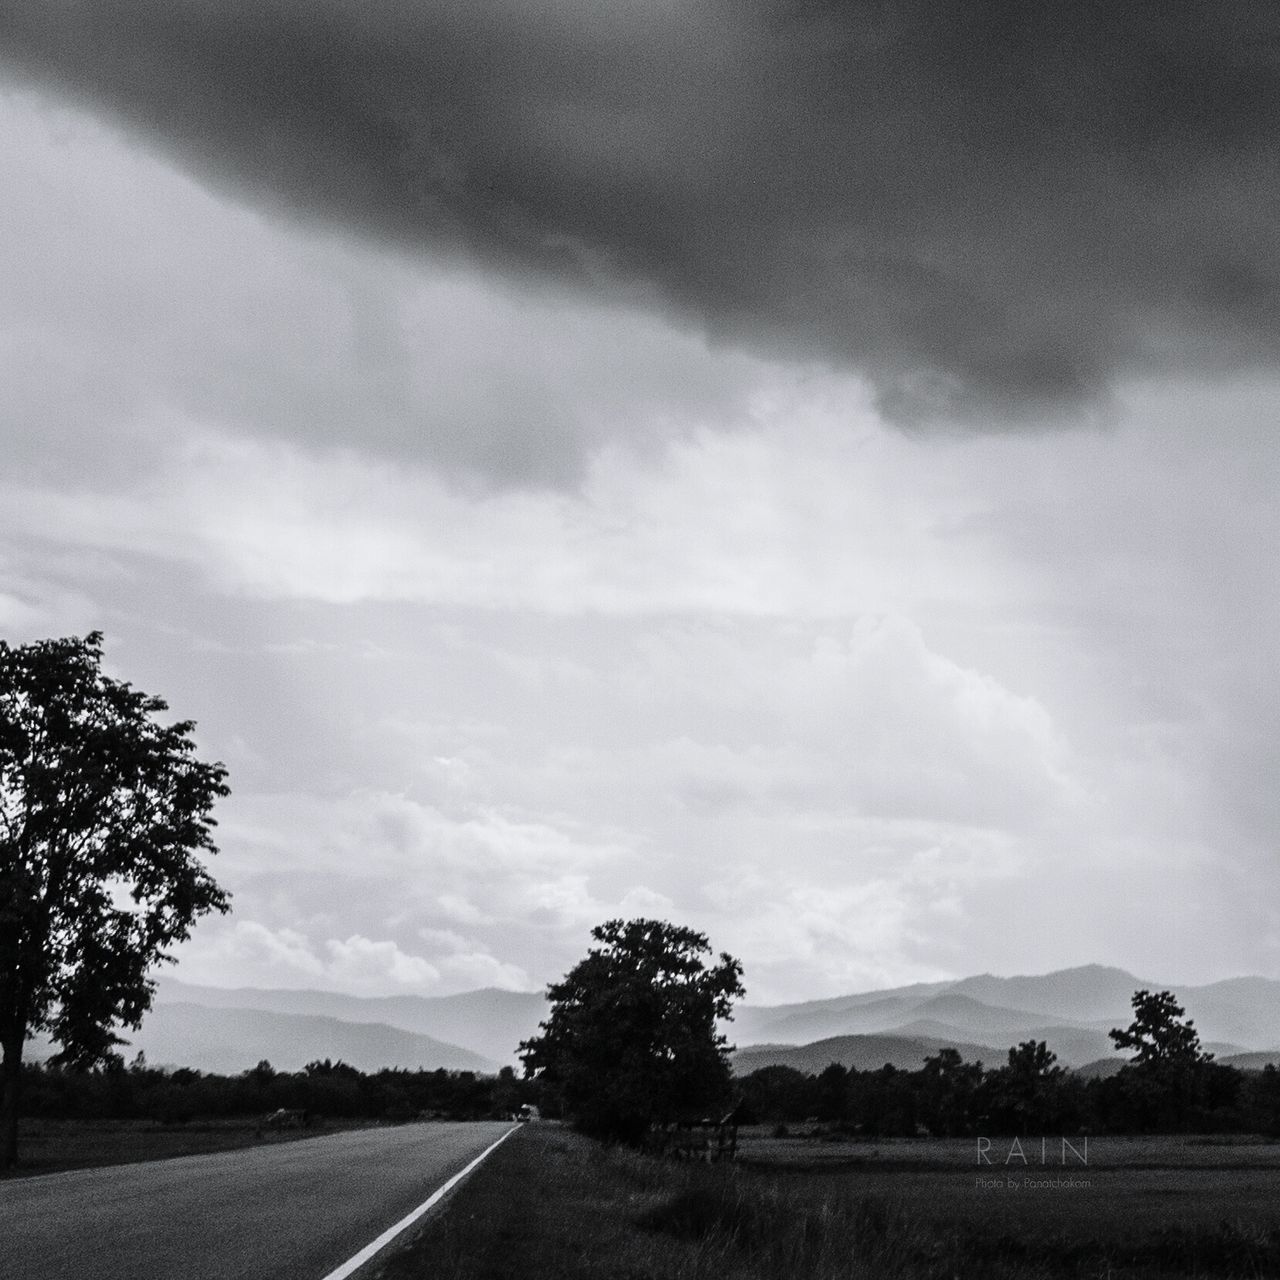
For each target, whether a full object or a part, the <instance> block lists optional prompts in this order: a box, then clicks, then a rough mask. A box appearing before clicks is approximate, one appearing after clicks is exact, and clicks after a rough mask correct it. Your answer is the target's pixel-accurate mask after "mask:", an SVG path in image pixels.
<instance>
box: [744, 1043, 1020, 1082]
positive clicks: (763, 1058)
mask: <svg viewBox="0 0 1280 1280" xmlns="http://www.w3.org/2000/svg"><path fill="white" fill-rule="evenodd" d="M944 1048H953V1049H957V1050H959V1052H960V1055H961V1057H963V1058H964V1059H965V1060H966V1061H967V1062H979V1061H981V1062H984V1063H987V1064H991V1063H998V1062H1000V1061H1002V1060H1003V1059H1004V1056H1005V1055H1004V1054H1003V1053H1002V1052H1001V1051H1000V1050H999V1049H996V1048H993V1047H992V1046H991V1045H980V1044H957V1043H955V1042H954V1041H950V1040H930V1039H927V1038H923V1037H916V1036H836V1037H834V1038H833V1039H831V1040H819V1041H817V1042H815V1043H814V1044H805V1045H789V1044H775V1045H757V1046H755V1047H753V1048H750V1049H739V1050H738V1051H737V1053H735V1054H734V1055H733V1058H732V1062H733V1070H734V1074H736V1075H740V1076H745V1075H749V1074H750V1073H751V1072H752V1071H758V1070H759V1069H760V1068H761V1067H773V1066H783V1067H794V1068H795V1069H796V1070H797V1071H804V1072H806V1073H808V1074H811V1075H816V1074H817V1073H818V1072H820V1071H822V1070H823V1069H824V1068H826V1067H829V1066H830V1065H831V1064H832V1063H833V1062H838V1063H840V1065H841V1066H843V1067H856V1068H857V1069H858V1070H859V1071H878V1070H879V1069H880V1068H881V1067H883V1066H884V1065H885V1064H886V1063H888V1064H889V1065H890V1066H894V1067H897V1068H899V1069H900V1070H903V1071H915V1070H917V1069H918V1068H919V1067H920V1066H921V1065H922V1064H923V1062H924V1060H925V1058H927V1057H930V1056H931V1055H933V1054H936V1053H937V1052H938V1050H939V1049H944Z"/></svg>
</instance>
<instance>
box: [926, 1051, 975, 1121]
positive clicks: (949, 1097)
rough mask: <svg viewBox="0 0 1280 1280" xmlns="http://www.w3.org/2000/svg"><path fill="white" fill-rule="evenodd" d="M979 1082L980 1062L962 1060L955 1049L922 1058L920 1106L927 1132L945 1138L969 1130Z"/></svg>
mask: <svg viewBox="0 0 1280 1280" xmlns="http://www.w3.org/2000/svg"><path fill="white" fill-rule="evenodd" d="M981 1084H982V1063H980V1062H965V1061H964V1059H963V1058H962V1057H961V1056H960V1052H959V1050H957V1049H954V1048H952V1047H950V1046H947V1047H945V1048H942V1049H939V1050H938V1052H937V1053H936V1054H934V1055H933V1056H931V1057H927V1058H925V1060H924V1066H923V1067H922V1068H921V1072H920V1108H921V1113H922V1114H921V1119H922V1120H923V1121H924V1123H925V1125H927V1126H928V1129H929V1132H930V1133H932V1134H936V1135H945V1136H948V1137H951V1136H954V1135H955V1134H959V1133H966V1132H968V1130H969V1128H970V1126H971V1124H972V1112H973V1110H974V1103H975V1100H976V1098H977V1093H978V1088H979V1086H980V1085H981Z"/></svg>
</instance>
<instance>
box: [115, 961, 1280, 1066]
mask: <svg viewBox="0 0 1280 1280" xmlns="http://www.w3.org/2000/svg"><path fill="white" fill-rule="evenodd" d="M1144 987H1145V988H1146V989H1148V990H1156V991H1159V990H1165V989H1168V990H1172V991H1173V992H1174V993H1175V995H1176V996H1177V998H1178V1000H1179V1002H1180V1003H1182V1004H1183V1005H1184V1006H1185V1007H1186V1011H1187V1016H1188V1017H1190V1018H1192V1019H1194V1021H1195V1024H1196V1029H1197V1031H1198V1032H1199V1033H1200V1037H1201V1040H1202V1042H1204V1043H1205V1044H1206V1045H1208V1044H1211V1043H1212V1044H1213V1045H1214V1051H1215V1052H1216V1053H1217V1054H1218V1057H1219V1058H1220V1059H1223V1058H1227V1057H1231V1056H1235V1055H1237V1054H1249V1055H1256V1054H1266V1053H1270V1052H1276V1051H1280V982H1278V981H1276V980H1274V979H1270V978H1262V977H1241V978H1228V979H1225V980H1222V981H1218V982H1213V983H1208V984H1205V985H1202V986H1187V985H1179V984H1176V983H1169V982H1158V981H1151V980H1146V979H1142V978H1138V977H1135V976H1134V975H1133V974H1131V973H1127V972H1126V971H1125V970H1123V969H1116V968H1109V967H1106V966H1103V965H1082V966H1080V967H1078V968H1073V969H1062V970H1057V971H1055V972H1052V973H1046V974H1040V975H1019V976H1014V977H1007V978H1002V977H997V976H994V975H992V974H976V975H974V976H971V977H968V978H957V979H953V980H947V981H940V982H922V983H913V984H910V985H908V986H904V987H894V988H889V989H887V990H881V991H865V992H856V993H852V994H850V995H847V996H835V997H828V998H825V999H822V1000H810V1001H802V1002H797V1003H794V1004H783V1005H773V1006H763V1005H750V1004H744V1005H739V1006H738V1008H737V1009H736V1010H735V1012H734V1018H733V1020H732V1021H731V1022H728V1023H726V1024H725V1026H724V1030H725V1031H726V1033H727V1034H728V1037H729V1040H730V1042H731V1043H734V1044H736V1046H737V1050H738V1053H737V1057H736V1059H735V1060H736V1061H737V1062H738V1063H742V1062H744V1061H751V1060H752V1059H749V1058H745V1057H744V1056H743V1055H744V1054H745V1053H747V1052H754V1051H755V1050H757V1049H760V1048H761V1047H762V1046H768V1052H770V1053H774V1054H775V1055H776V1054H777V1053H778V1052H780V1051H782V1050H785V1049H809V1048H812V1047H813V1046H815V1045H819V1044H823V1043H825V1042H830V1041H833V1040H847V1039H853V1040H854V1041H856V1042H857V1043H855V1044H853V1045H851V1046H847V1047H848V1051H849V1053H850V1054H853V1055H855V1056H857V1057H858V1058H859V1060H862V1059H863V1058H864V1057H865V1056H866V1055H867V1054H870V1055H872V1056H874V1054H875V1053H878V1052H881V1051H883V1050H884V1048H885V1046H884V1045H881V1046H880V1048H878V1049H877V1048H873V1045H872V1042H874V1041H875V1040H876V1039H877V1038H879V1039H880V1040H891V1041H893V1042H894V1043H893V1045H891V1046H890V1049H891V1056H889V1057H886V1058H884V1059H882V1060H881V1061H880V1062H875V1063H873V1065H874V1066H877V1067H878V1066H882V1065H884V1062H886V1061H894V1062H895V1064H896V1062H897V1060H899V1059H900V1060H901V1061H902V1062H903V1063H904V1064H905V1063H908V1062H917V1063H918V1061H919V1060H922V1059H923V1057H924V1056H925V1055H926V1054H929V1053H935V1052H937V1049H938V1048H939V1047H942V1046H945V1045H952V1046H954V1047H956V1048H957V1049H959V1050H960V1051H961V1052H962V1053H965V1054H969V1053H973V1054H974V1055H976V1056H978V1057H981V1058H982V1060H983V1061H984V1062H986V1063H987V1065H989V1066H990V1065H994V1064H996V1063H998V1062H1001V1061H1003V1060H1004V1057H1005V1054H1006V1053H1007V1051H1008V1049H1009V1047H1010V1046H1011V1045H1013V1044H1016V1043H1019V1042H1020V1041H1022V1040H1044V1041H1045V1042H1046V1043H1047V1044H1048V1045H1049V1048H1050V1049H1052V1050H1053V1051H1054V1052H1055V1053H1056V1054H1057V1055H1058V1057H1059V1059H1060V1060H1061V1061H1062V1062H1063V1064H1064V1065H1067V1066H1072V1067H1084V1066H1086V1065H1090V1064H1092V1065H1093V1066H1094V1067H1096V1066H1097V1064H1098V1063H1099V1062H1107V1061H1113V1060H1118V1055H1117V1054H1116V1052H1115V1049H1114V1046H1113V1045H1112V1044H1111V1041H1110V1040H1109V1038H1108V1037H1107V1031H1108V1030H1110V1029H1111V1028H1112V1027H1119V1026H1127V1025H1128V1023H1129V1021H1130V1019H1131V1017H1132V1011H1131V1008H1130V1003H1129V1002H1130V998H1131V997H1132V995H1133V992H1134V991H1136V990H1138V989H1140V988H1144ZM176 1004H186V1005H198V1006H200V1007H202V1008H205V1009H210V1010H217V1009H221V1010H235V1009H239V1010H254V1011H257V1012H259V1013H262V1014H275V1015H279V1016H281V1017H284V1016H301V1017H310V1018H315V1019H329V1020H332V1021H333V1022H335V1023H337V1024H340V1026H339V1027H337V1028H331V1031H332V1034H333V1035H334V1037H335V1038H337V1037H339V1036H341V1037H343V1043H344V1044H348V1045H349V1046H350V1048H351V1050H352V1051H353V1052H354V1050H355V1047H356V1046H357V1044H358V1043H359V1037H360V1036H364V1037H366V1038H367V1039H368V1041H369V1043H371V1044H375V1043H376V1044H379V1045H381V1051H384V1052H393V1051H394V1052H395V1053H396V1054H403V1053H410V1054H411V1053H413V1052H423V1051H424V1046H423V1045H421V1044H409V1043H405V1044H403V1045H400V1046H399V1047H396V1046H394V1045H393V1043H392V1042H391V1041H389V1040H387V1039H386V1038H385V1036H384V1037H383V1038H382V1039H381V1040H379V1039H378V1034H380V1033H375V1032H374V1031H372V1030H364V1031H357V1032H355V1033H349V1032H348V1031H346V1030H343V1029H341V1028H343V1027H352V1026H355V1027H364V1028H370V1027H381V1028H382V1029H383V1031H400V1032H408V1033H411V1034H413V1035H415V1036H419V1037H424V1038H427V1039H428V1040H430V1041H432V1042H434V1043H435V1044H437V1045H439V1046H440V1047H439V1048H438V1049H435V1050H433V1051H432V1052H433V1053H434V1054H435V1056H436V1058H437V1059H438V1060H437V1061H423V1062H421V1063H420V1064H418V1063H415V1064H414V1065H425V1066H432V1067H434V1066H451V1065H452V1064H453V1063H454V1062H455V1061H457V1059H456V1058H450V1059H448V1060H447V1061H446V1058H447V1055H448V1054H449V1053H470V1054H472V1055H474V1056H475V1058H477V1059H479V1060H481V1061H484V1062H486V1063H488V1064H490V1066H491V1067H492V1065H493V1064H509V1063H510V1064H514V1063H515V1062H516V1061H517V1059H516V1049H517V1046H518V1045H519V1043H520V1042H521V1041H522V1040H526V1039H528V1038H529V1037H530V1036H533V1035H535V1034H536V1033H537V1030H538V1024H539V1023H540V1022H541V1021H543V1020H544V1019H545V1018H546V1016H547V1012H548V1005H547V1001H546V997H545V996H544V995H543V994H541V993H539V992H519V991H503V990H499V989H496V988H484V989H481V990H478V991H468V992H462V993H460V994H457V995H449V996H416V995H397V996H352V995H345V994H342V993H339V992H332V991H316V990H292V989H284V988H258V987H242V988H221V987H204V986H196V985H193V984H190V983H184V982H181V981H179V980H177V979H173V978H169V977H167V976H166V977H162V978H160V979H159V982H158V992H157V1002H156V1008H155V1009H154V1010H153V1011H152V1012H151V1013H150V1014H148V1017H147V1021H144V1023H143V1028H142V1032H140V1033H139V1034H138V1036H136V1037H134V1039H135V1040H136V1042H137V1043H139V1044H145V1040H146V1035H147V1034H149V1033H150V1032H151V1022H152V1020H154V1019H156V1018H159V1017H161V1016H162V1011H163V1010H164V1009H165V1008H172V1007H173V1006H174V1005H176ZM249 1022H250V1023H252V1026H253V1028H254V1035H255V1036H257V1037H259V1038H258V1039H255V1040H254V1041H253V1043H254V1044H256V1045H266V1044H267V1041H266V1040H263V1039H261V1036H264V1035H265V1034H266V1028H267V1026H268V1023H266V1022H264V1021H263V1020H262V1019H250V1020H249ZM219 1025H220V1026H221V1028H222V1031H221V1034H222V1036H224V1037H225V1039H226V1042H227V1044H228V1045H229V1046H231V1050H232V1051H234V1052H235V1053H236V1054H237V1058H238V1059H239V1058H245V1057H246V1055H247V1054H248V1053H249V1052H250V1050H249V1049H248V1048H240V1047H238V1046H237V1044H236V1041H237V1031H236V1025H237V1020H236V1017H227V1018H224V1019H222V1020H221V1022H220V1024H219ZM246 1025H248V1023H246ZM293 1030H296V1028H293ZM277 1032H278V1035H279V1043H280V1045H281V1046H282V1047H281V1048H280V1049H277V1050H276V1053H274V1054H273V1053H272V1052H269V1051H267V1052H263V1053H260V1054H259V1055H258V1056H259V1057H267V1058H269V1059H270V1060H271V1062H272V1063H273V1064H274V1065H277V1066H278V1065H280V1064H279V1063H277V1062H276V1057H277V1056H279V1055H282V1054H285V1053H288V1052H289V1051H290V1050H289V1044H290V1040H289V1035H290V1034H291V1029H290V1028H289V1027H287V1026H285V1025H283V1024H281V1025H280V1026H278V1027H277ZM352 1034H354V1035H355V1036H356V1039H354V1040H352V1039H350V1038H349V1037H350V1035H352ZM196 1043H197V1041H195V1040H192V1041H191V1045H192V1046H193V1048H192V1052H195V1049H194V1046H195V1045H196ZM199 1043H201V1044H203V1043H204V1042H203V1041H201V1042H199ZM181 1047H182V1046H181V1045H180V1044H179V1045H176V1046H175V1050H174V1051H175V1052H178V1051H179V1050H181ZM828 1048H829V1046H828ZM211 1050H212V1046H211ZM824 1051H826V1050H817V1052H818V1054H819V1055H820V1054H821V1052H824ZM895 1055H896V1056H895ZM147 1056H148V1058H150V1059H151V1060H152V1061H157V1060H158V1059H156V1058H154V1057H153V1054H152V1051H151V1049H149V1048H148V1050H147ZM312 1056H320V1057H337V1056H342V1055H341V1054H339V1053H338V1052H337V1051H336V1050H331V1051H328V1052H322V1053H318V1054H313V1055H312ZM1277 1056H1278V1057H1280V1052H1277ZM179 1058H180V1054H179V1057H175V1058H173V1059H172V1060H173V1061H174V1062H177V1061H179ZM282 1060H283V1059H282ZM347 1060H348V1061H351V1059H350V1058H348V1059H347ZM253 1061H255V1062H256V1061H257V1058H253ZM399 1063H400V1059H399V1058H398V1059H397V1065H398V1064H399ZM183 1065H189V1066H200V1067H204V1068H205V1069H211V1068H209V1067H207V1066H205V1063H203V1062H200V1061H194V1060H191V1061H186V1062H184V1063H183ZM249 1065H252V1062H250V1063H249ZM353 1065H356V1064H355V1063H353ZM380 1065H393V1064H391V1063H389V1062H388V1063H387V1064H380ZM821 1065H822V1066H825V1065H827V1064H826V1063H825V1062H824V1063H822V1064H821ZM241 1069H243V1068H241ZM470 1069H474V1070H479V1069H481V1068H479V1067H474V1066H472V1067H471V1068H470ZM739 1069H740V1070H741V1069H742V1068H741V1066H740V1067H739ZM819 1069H821V1067H819Z"/></svg>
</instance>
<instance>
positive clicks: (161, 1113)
mask: <svg viewBox="0 0 1280 1280" xmlns="http://www.w3.org/2000/svg"><path fill="white" fill-rule="evenodd" d="M23 1076H24V1080H23V1085H24V1090H25V1099H26V1101H25V1105H24V1108H23V1110H24V1112H25V1113H26V1114H27V1115H28V1116H31V1117H38V1118H42V1119H50V1120H52V1119H62V1120H67V1119H94V1120H107V1119H110V1120H155V1121H159V1122H161V1123H164V1124H170V1125H183V1124H188V1123H191V1122H193V1121H196V1120H222V1119H228V1118H232V1117H251V1118H255V1119H261V1118H262V1117H264V1116H266V1115H268V1114H269V1113H271V1112H273V1111H277V1110H279V1109H281V1108H284V1109H286V1110H289V1111H305V1112H306V1113H307V1114H308V1116H310V1117H313V1118H325V1119H341V1120H357V1119H367V1120H408V1119H411V1118H413V1117H415V1116H438V1117H441V1118H448V1119H453V1120H485V1119H500V1118H504V1117H508V1116H510V1115H512V1114H513V1113H514V1112H516V1111H517V1110H519V1108H520V1107H521V1106H522V1105H523V1104H524V1103H525V1102H528V1101H529V1100H530V1094H531V1089H530V1086H529V1085H528V1084H527V1083H526V1082H524V1081H522V1080H519V1079H518V1078H517V1077H516V1073H515V1072H514V1071H513V1070H512V1069H511V1068H510V1067H504V1068H503V1070H502V1071H500V1072H499V1073H498V1074H497V1075H496V1076H480V1075H476V1074H475V1073H474V1072H472V1071H445V1070H443V1069H441V1070H437V1071H425V1070H419V1071H406V1070H402V1069H390V1068H388V1069H384V1070H382V1071H374V1072H363V1071H359V1070H357V1069H356V1068H355V1067H352V1066H348V1065H347V1063H345V1062H331V1061H329V1060H328V1059H325V1060H324V1061H320V1062H310V1063H308V1064H307V1065H306V1067H304V1068H303V1069H302V1070H301V1071H292V1072H290V1071H276V1070H275V1068H274V1067H272V1065H271V1064H270V1063H269V1062H260V1063H258V1065H257V1066H256V1067H253V1068H252V1069H250V1070H249V1071H245V1072H243V1073H242V1074H240V1075H237V1076H223V1075H212V1074H210V1075H206V1074H204V1073H203V1072H200V1071H192V1070H190V1069H188V1068H186V1067H181V1068H179V1069H178V1070H176V1071H173V1070H169V1069H167V1068H157V1067H150V1066H148V1065H147V1064H146V1062H145V1060H144V1059H143V1058H142V1055H139V1056H138V1058H137V1059H135V1060H134V1062H133V1064H132V1065H130V1066H129V1067H127V1068H126V1067H122V1066H120V1065H118V1064H112V1065H110V1066H107V1067H99V1068H94V1069H91V1070H87V1071H86V1070H77V1069H74V1068H70V1067H65V1066H59V1065H56V1064H50V1065H46V1066H43V1067H40V1066H33V1065H28V1066H26V1067H24V1068H23Z"/></svg>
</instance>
